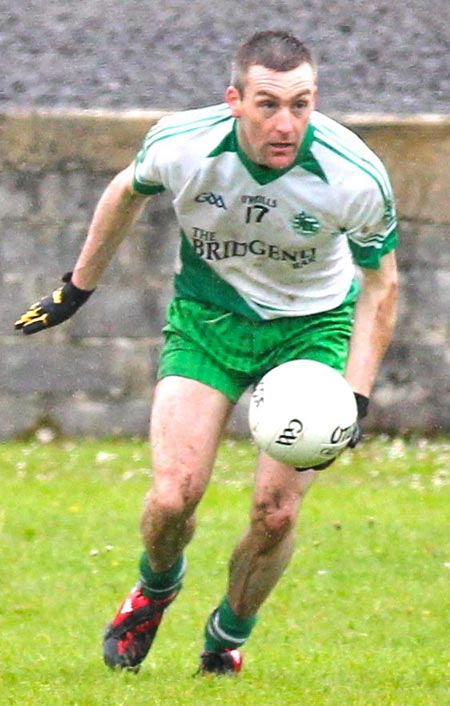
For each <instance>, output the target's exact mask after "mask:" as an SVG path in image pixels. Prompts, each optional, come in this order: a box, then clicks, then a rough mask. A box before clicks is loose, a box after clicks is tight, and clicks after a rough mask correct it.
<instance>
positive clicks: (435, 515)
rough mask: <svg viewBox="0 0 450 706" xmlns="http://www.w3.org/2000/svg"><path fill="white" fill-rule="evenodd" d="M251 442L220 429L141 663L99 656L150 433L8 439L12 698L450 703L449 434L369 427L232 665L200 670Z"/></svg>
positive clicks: (4, 512) (1, 554)
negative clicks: (199, 674) (182, 558)
mask: <svg viewBox="0 0 450 706" xmlns="http://www.w3.org/2000/svg"><path fill="white" fill-rule="evenodd" d="M254 457H255V451H254V449H253V448H252V447H251V446H250V445H249V444H247V443H244V442H231V441H228V442H225V443H224V444H223V445H222V447H221V451H220V455H219V459H218V462H217V467H216V471H215V475H214V479H213V482H212V483H211V486H210V488H209V490H208V493H207V495H206V496H205V499H204V501H203V504H202V505H201V508H200V511H199V528H198V531H197V536H196V538H195V540H194V542H193V543H192V544H191V546H190V547H189V550H188V560H189V565H190V569H189V572H188V575H187V578H186V581H185V587H184V589H183V591H182V593H181V594H180V597H179V599H178V600H177V601H176V602H175V603H174V605H173V606H172V607H171V609H170V611H169V612H168V613H167V616H166V617H165V620H164V623H163V626H162V628H161V630H160V632H159V634H158V638H157V641H156V643H155V647H154V650H153V651H152V652H151V654H150V655H149V657H148V659H147V660H146V662H145V664H144V666H143V668H142V669H141V672H140V674H139V675H133V674H122V673H114V672H111V671H109V670H108V669H107V668H106V667H105V666H104V665H103V663H102V660H101V651H100V641H101V633H102V630H103V627H104V625H105V623H107V622H108V621H109V619H110V618H111V617H112V615H113V613H114V612H115V610H116V608H117V605H118V603H119V602H120V601H121V600H122V598H123V597H124V595H125V593H126V592H127V590H128V589H129V588H130V587H131V585H132V583H133V582H134V580H135V578H136V576H137V569H136V564H137V558H138V555H139V552H140V539H139V533H138V516H139V513H140V508H141V503H142V497H143V494H144V492H145V490H146V488H147V487H148V482H149V476H150V463H149V461H148V457H147V447H146V444H145V443H143V442H142V441H122V442H118V441H115V442H114V441H112V442H109V441H108V442H107V441H102V442H96V443H94V442H78V441H74V442H68V441H59V442H58V441H54V442H51V443H42V441H41V442H39V440H37V439H34V440H31V441H29V442H27V443H6V444H4V445H3V446H1V447H0V467H1V474H2V491H1V493H2V502H1V510H0V566H1V569H0V596H1V600H0V630H1V633H0V634H1V640H0V703H1V704H5V705H6V704H8V705H10V704H20V706H26V705H30V706H31V705H32V706H59V705H61V706H63V705H64V706H122V705H127V706H128V705H129V706H144V705H145V706H153V705H155V704H168V705H169V706H209V705H210V704H220V705H226V704H230V706H231V705H233V706H234V705H235V704H239V706H276V705H277V704H280V705H281V704H282V705H283V706H294V704H295V706H445V704H449V703H450V686H449V685H450V617H449V613H450V610H449V609H450V590H449V588H450V531H449V530H450V503H449V501H450V443H449V441H445V440H444V441H425V440H416V441H411V442H409V443H406V442H403V441H402V440H400V439H396V440H393V441H389V440H386V439H379V438H377V439H372V440H370V441H367V442H366V443H365V444H363V445H361V446H360V447H358V449H357V450H355V452H353V453H351V452H349V453H348V454H346V455H345V456H344V457H342V458H341V459H340V460H339V461H338V462H337V463H336V464H335V465H334V466H333V469H330V470H328V471H325V472H324V473H323V474H322V475H321V477H320V480H319V481H318V482H317V484H316V485H315V486H314V488H313V489H312V490H311V492H310V494H309V496H308V498H307V501H306V503H305V506H304V509H303V513H302V516H301V521H300V526H299V542H298V549H297V552H296V555H295V559H294V561H293V563H292V564H291V566H290V568H289V570H288V572H287V573H286V574H285V576H284V577H283V579H282V581H281V582H280V584H279V585H278V586H277V588H276V590H275V592H274V593H273V594H272V596H271V597H270V599H269V601H268V602H267V603H266V605H265V606H264V608H263V610H262V611H261V616H260V621H259V623H258V625H257V627H256V629H255V631H254V633H253V636H252V639H251V640H250V641H249V643H248V645H247V646H246V650H245V655H246V662H245V665H244V671H243V672H242V674H241V675H240V677H239V678H238V679H230V678H216V679H209V678H203V679H202V678H197V679H194V678H193V676H192V675H193V673H194V671H195V669H196V666H197V655H198V653H199V651H200V649H201V643H202V631H203V625H204V621H205V619H206V616H207V615H208V613H209V611H210V610H211V609H212V608H213V607H214V605H215V603H216V601H218V599H219V598H220V597H221V595H222V593H223V588H224V584H225V579H226V572H227V559H228V556H229V553H230V551H231V548H232V546H233V544H234V542H235V541H236V539H237V538H238V536H239V535H240V533H241V531H242V530H243V528H244V526H245V524H246V521H247V514H248V506H249V500H250V494H251V484H252V467H253V461H254Z"/></svg>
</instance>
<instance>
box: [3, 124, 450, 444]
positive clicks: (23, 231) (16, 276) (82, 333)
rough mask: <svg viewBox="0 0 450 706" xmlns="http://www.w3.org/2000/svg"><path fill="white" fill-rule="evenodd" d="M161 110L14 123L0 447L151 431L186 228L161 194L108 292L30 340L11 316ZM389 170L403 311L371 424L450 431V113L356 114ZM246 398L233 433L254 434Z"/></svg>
mask: <svg viewBox="0 0 450 706" xmlns="http://www.w3.org/2000/svg"><path fill="white" fill-rule="evenodd" d="M157 116H158V114H155V113H145V112H139V111H132V112H127V113H108V112H105V113H101V112H98V113H96V112H81V113H80V112H71V113H68V114H66V113H64V112H61V111H56V112H51V111H50V112H48V111H46V112H32V113H28V112H17V111H16V112H14V111H13V112H9V113H4V114H3V115H0V227H1V229H2V237H1V238H0V334H1V340H0V356H1V366H0V412H1V414H0V437H1V438H9V437H14V436H17V435H20V434H25V433H29V432H30V431H31V430H33V429H36V428H38V427H40V426H51V427H53V428H55V429H56V430H59V431H61V432H62V433H64V434H68V435H79V434H83V435H88V436H89V435H92V436H101V435H105V434H106V435H108V434H127V435H138V436H143V435H145V434H146V432H147V426H148V415H149V404H150V398H151V394H152V390H153V385H154V379H155V370H156V366H157V360H158V353H159V349H160V345H161V327H162V325H163V323H164V310H165V306H166V304H167V301H168V299H169V297H170V294H171V276H172V269H173V260H174V257H175V253H176V249H177V239H178V234H177V228H176V224H175V222H174V219H173V215H172V212H171V207H170V200H169V198H168V196H161V197H158V198H157V199H155V200H154V201H153V203H152V204H151V207H150V208H149V209H148V211H146V212H145V214H144V216H143V217H142V219H141V220H140V221H139V223H138V224H137V225H136V227H135V229H134V232H133V234H132V236H131V237H130V238H129V239H128V240H126V241H125V242H124V244H123V245H122V247H121V248H120V250H119V252H118V254H117V256H116V258H115V260H114V262H113V264H112V266H111V268H110V269H109V271H108V273H107V275H106V277H105V279H104V281H103V282H102V283H101V285H100V286H99V288H98V291H97V292H96V294H95V295H94V296H93V297H92V298H91V300H90V301H89V302H88V303H87V304H86V305H85V306H84V307H83V308H82V309H81V310H80V312H79V313H78V314H77V315H76V316H75V317H74V318H73V319H71V320H70V321H68V322H66V324H64V325H63V326H60V327H57V328H55V329H52V330H50V331H48V332H44V333H41V334H38V335H36V336H32V337H24V336H22V335H21V334H17V333H14V331H13V328H12V326H13V322H14V320H15V319H16V318H17V316H18V315H20V314H21V313H22V311H23V310H24V308H26V307H27V306H28V305H29V304H30V303H31V302H32V301H34V300H37V299H38V298H39V297H40V296H42V295H44V294H47V293H48V292H49V291H50V290H51V289H52V288H54V287H55V286H56V285H57V284H58V282H59V278H60V276H61V274H62V273H63V272H65V271H67V270H69V269H71V267H72V266H73V263H74V261H75V259H76V257H77V255H78V252H79V249H80V247H81V244H82V242H83V240H84V237H85V233H86V228H87V225H88V223H89V220H90V218H91V215H92V211H93V208H94V205H95V203H96V201H97V199H98V198H99V196H100V194H101V191H102V190H103V188H104V187H105V186H106V184H107V183H108V181H109V179H110V178H111V177H112V176H113V175H114V174H115V173H116V172H117V171H118V170H119V169H120V168H121V167H123V166H125V165H126V164H127V163H128V162H129V161H130V160H131V159H132V158H133V156H134V154H135V151H136V150H137V148H138V147H139V144H140V141H141V139H142V137H143V136H144V134H145V132H146V131H147V129H148V127H149V126H150V124H151V123H152V122H153V121H154V119H155V118H156V117H157ZM343 119H344V122H346V123H347V124H349V125H350V126H351V127H353V129H355V130H356V131H357V132H359V133H360V134H361V135H362V136H363V137H364V138H365V139H366V141H367V142H368V143H369V144H370V145H371V146H372V147H373V148H374V149H375V151H376V152H377V153H378V154H379V155H380V157H382V159H383V160H384V161H385V163H386V165H387V167H388V170H389V172H390V174H391V177H392V181H393V184H394V189H395V191H396V195H397V200H398V208H399V214H400V218H401V236H402V241H401V246H400V248H399V264H400V271H401V279H402V295H401V313H400V321H399V325H398V328H397V331H396V335H395V339H394V342H393V344H392V346H391V349H390V351H389V354H388V356H387V359H386V361H385V363H384V365H383V368H382V371H381V375H380V377H379V380H378V383H377V387H376V390H375V394H374V399H373V404H372V407H371V415H370V419H369V428H372V429H377V430H384V431H388V432H397V431H402V432H403V431H416V432H419V433H443V432H448V431H450V414H449V392H450V383H449V375H448V369H449V361H450V342H449V322H450V317H449V314H448V312H449V310H450V254H449V248H448V242H449V236H448V231H449V224H450V205H449V201H448V193H449V187H450V183H449V181H450V177H449V174H448V163H449V159H450V119H447V118H445V117H444V116H442V117H439V116H435V117H432V116H428V117H427V116H425V117H420V116H418V117H415V118H412V117H410V118H407V117H404V118H399V117H391V118H389V117H382V118H380V117H377V116H358V115H353V116H352V115H348V116H345V117H344V118H343ZM246 404H247V398H246V397H244V399H243V401H242V403H241V404H240V405H239V406H238V408H237V410H236V413H235V416H234V417H233V419H232V421H231V423H230V427H229V429H230V431H231V432H233V433H239V434H242V433H246V423H245V417H246Z"/></svg>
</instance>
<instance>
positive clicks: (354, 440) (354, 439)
mask: <svg viewBox="0 0 450 706" xmlns="http://www.w3.org/2000/svg"><path fill="white" fill-rule="evenodd" d="M354 395H355V400H356V407H357V410H358V417H357V420H356V424H355V429H354V431H353V434H352V436H351V439H350V441H349V442H348V444H347V446H348V448H350V449H354V448H355V446H356V445H357V444H359V442H360V441H361V438H362V431H361V426H360V421H361V420H362V419H364V417H366V416H367V409H368V407H369V398H368V397H366V396H365V395H360V394H359V392H355V393H354ZM335 461H336V458H332V459H330V460H329V461H324V462H323V463H320V464H319V465H317V466H312V467H310V468H296V469H295V470H296V471H299V472H300V473H301V472H302V471H310V470H313V471H323V470H324V468H328V466H331V464H332V463H334V462H335Z"/></svg>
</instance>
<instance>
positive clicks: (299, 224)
mask: <svg viewBox="0 0 450 706" xmlns="http://www.w3.org/2000/svg"><path fill="white" fill-rule="evenodd" d="M291 226H292V228H293V229H294V230H295V232H296V233H297V235H301V236H303V237H305V238H310V237H312V236H314V235H317V233H318V232H319V231H320V228H321V225H320V223H319V221H318V220H317V218H315V217H314V216H311V215H310V214H309V213H306V211H300V213H297V214H296V215H295V216H293V217H292V218H291Z"/></svg>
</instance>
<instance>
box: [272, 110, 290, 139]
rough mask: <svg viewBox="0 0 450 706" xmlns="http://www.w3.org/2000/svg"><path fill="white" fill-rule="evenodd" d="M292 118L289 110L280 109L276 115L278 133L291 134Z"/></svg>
mask: <svg viewBox="0 0 450 706" xmlns="http://www.w3.org/2000/svg"><path fill="white" fill-rule="evenodd" d="M293 125H294V118H293V115H292V113H291V111H290V110H289V108H281V109H280V110H279V111H278V113H277V122H276V129H277V130H278V132H280V133H283V134H285V135H286V134H288V133H290V132H292V129H293Z"/></svg>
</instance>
